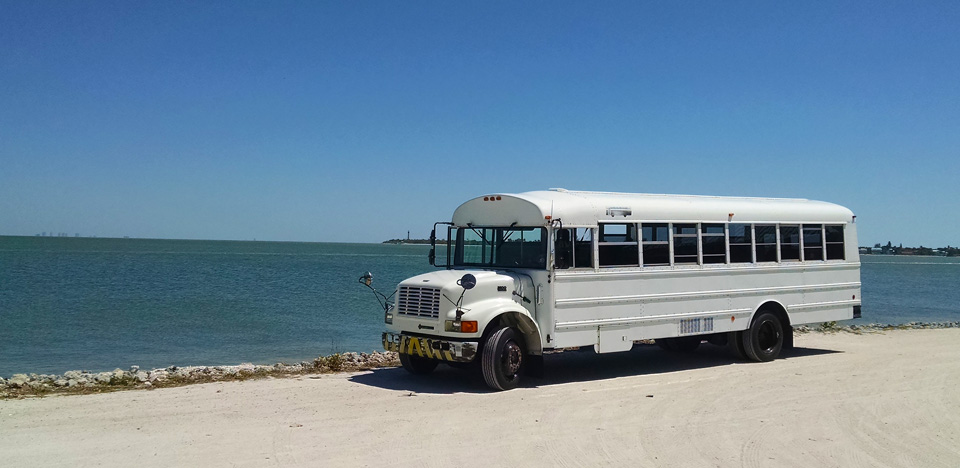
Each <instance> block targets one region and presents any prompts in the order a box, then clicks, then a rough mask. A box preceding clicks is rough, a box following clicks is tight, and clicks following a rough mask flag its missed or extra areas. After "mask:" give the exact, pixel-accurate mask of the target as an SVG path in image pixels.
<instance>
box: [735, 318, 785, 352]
mask: <svg viewBox="0 0 960 468" xmlns="http://www.w3.org/2000/svg"><path fill="white" fill-rule="evenodd" d="M783 342H784V334H783V324H782V323H780V319H778V318H777V316H776V315H775V314H773V313H772V312H762V311H761V312H760V315H758V316H757V318H756V320H754V321H753V324H751V325H750V328H749V329H747V330H744V332H743V349H744V351H746V353H747V356H748V357H749V358H750V359H752V360H754V361H758V362H767V361H772V360H774V359H776V358H777V356H778V355H780V350H781V349H783Z"/></svg>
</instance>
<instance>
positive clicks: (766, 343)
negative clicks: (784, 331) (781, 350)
mask: <svg viewBox="0 0 960 468" xmlns="http://www.w3.org/2000/svg"><path fill="white" fill-rule="evenodd" d="M780 338H781V337H780V330H778V329H777V326H776V325H775V324H774V323H773V322H772V321H766V322H763V323H762V324H760V328H759V329H758V330H757V344H758V345H759V347H760V349H761V350H763V351H764V352H766V353H770V352H773V350H774V348H776V347H777V344H779V343H780Z"/></svg>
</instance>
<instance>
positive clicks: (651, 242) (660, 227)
mask: <svg viewBox="0 0 960 468" xmlns="http://www.w3.org/2000/svg"><path fill="white" fill-rule="evenodd" d="M642 234H643V266H656V265H669V264H670V239H669V237H667V236H669V235H670V229H669V227H668V226H667V223H650V224H647V223H644V224H643V225H642Z"/></svg>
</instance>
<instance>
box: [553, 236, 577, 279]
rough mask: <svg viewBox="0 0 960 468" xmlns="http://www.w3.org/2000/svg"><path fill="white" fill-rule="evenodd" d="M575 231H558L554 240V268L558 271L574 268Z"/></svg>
mask: <svg viewBox="0 0 960 468" xmlns="http://www.w3.org/2000/svg"><path fill="white" fill-rule="evenodd" d="M572 231H573V229H558V230H557V238H556V239H555V240H554V244H553V247H554V262H553V263H554V266H555V267H556V268H557V269H558V270H565V269H567V268H570V267H571V266H573V239H571V237H572Z"/></svg>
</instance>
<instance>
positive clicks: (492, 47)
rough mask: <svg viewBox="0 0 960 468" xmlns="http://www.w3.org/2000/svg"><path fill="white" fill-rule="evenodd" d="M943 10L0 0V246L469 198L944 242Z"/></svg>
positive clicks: (954, 37)
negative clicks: (827, 224) (760, 216)
mask: <svg viewBox="0 0 960 468" xmlns="http://www.w3.org/2000/svg"><path fill="white" fill-rule="evenodd" d="M958 24H960V2H956V1H945V2H937V1H928V2H915V1H904V2H891V1H864V2H847V1H824V2H794V1H749V2H738V1H731V2H715V1H690V2H684V1H678V2H667V1H658V2H641V1H624V2H619V1H602V2H563V1H533V2H518V1H509V2H492V1H484V2H476V1H458V2H450V1H439V2H420V1H404V2H397V1H343V2H333V1H329V2H318V1H305V2H289V1H277V2H242V1H238V2H234V1H230V2H227V1H221V2H213V1H211V2H177V1H157V2H150V1H144V2H128V1H120V2H106V1H89V2H36V1H14V0H3V1H2V2H0V235H34V234H37V233H41V232H48V233H52V232H65V233H68V234H70V235H71V236H72V235H74V234H75V233H79V234H80V235H83V236H99V237H122V236H130V237H151V238H175V239H233V240H252V239H258V240H278V241H319V242H380V241H382V240H385V239H390V238H400V237H405V236H406V235H407V231H410V233H411V235H412V236H413V237H415V238H416V237H426V236H427V235H428V233H429V230H430V228H431V227H432V225H433V223H434V222H435V221H449V220H450V218H451V216H452V214H453V211H454V209H456V207H457V206H458V205H459V204H460V203H462V202H464V201H466V200H468V199H470V198H473V197H475V196H478V195H484V194H488V193H516V192H524V191H530V190H543V189H547V188H551V187H563V188H567V189H571V190H600V191H619V192H644V193H681V194H704V195H733V196H760V197H799V198H809V199H817V200H825V201H830V202H834V203H838V204H840V205H844V206H846V207H848V208H850V209H851V210H853V211H854V213H856V215H857V224H858V230H859V237H860V239H859V240H860V242H859V243H860V245H873V244H874V243H884V244H885V243H886V242H887V241H892V242H894V244H899V243H903V244H904V245H905V246H907V245H909V246H916V245H921V244H922V245H925V246H934V247H939V246H945V245H948V244H950V245H953V246H956V245H958V244H960V206H958V200H960V184H958V183H957V180H958V176H960V28H958V27H957V25H958Z"/></svg>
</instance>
